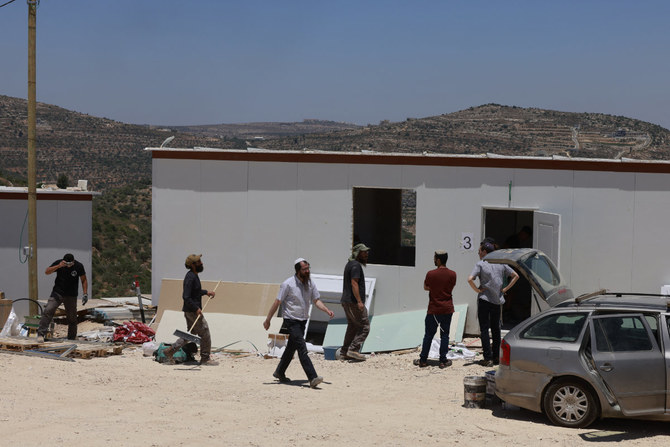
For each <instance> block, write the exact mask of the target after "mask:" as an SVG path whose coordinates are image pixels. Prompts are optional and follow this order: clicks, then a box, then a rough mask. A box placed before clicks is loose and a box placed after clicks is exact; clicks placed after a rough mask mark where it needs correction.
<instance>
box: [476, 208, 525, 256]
mask: <svg viewBox="0 0 670 447" xmlns="http://www.w3.org/2000/svg"><path fill="white" fill-rule="evenodd" d="M484 233H485V234H484V235H483V236H482V239H483V238H484V237H492V238H493V239H495V241H496V243H497V244H498V248H532V247H533V211H524V210H500V209H484Z"/></svg>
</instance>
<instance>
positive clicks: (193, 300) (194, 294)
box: [163, 254, 219, 366]
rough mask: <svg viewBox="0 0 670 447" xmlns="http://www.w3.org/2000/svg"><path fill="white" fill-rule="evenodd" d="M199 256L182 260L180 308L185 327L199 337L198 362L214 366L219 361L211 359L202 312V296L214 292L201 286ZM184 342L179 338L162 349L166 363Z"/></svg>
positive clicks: (172, 361) (201, 268)
mask: <svg viewBox="0 0 670 447" xmlns="http://www.w3.org/2000/svg"><path fill="white" fill-rule="evenodd" d="M201 258H202V255H193V254H192V255H188V256H187V257H186V261H184V266H185V267H186V269H187V270H188V272H186V276H185V277H184V287H183V292H182V299H183V300H184V305H183V306H182V308H181V310H182V312H184V318H185V319H186V327H187V328H189V329H191V326H192V327H193V328H192V329H191V333H192V334H195V335H197V336H199V337H200V364H201V365H206V366H216V365H218V364H219V363H218V362H217V361H215V360H212V359H211V357H210V355H211V351H212V336H211V334H210V333H209V325H208V324H207V321H206V320H205V316H204V315H203V314H202V296H203V295H207V296H209V297H212V298H214V295H215V293H214V292H213V291H209V292H208V291H207V290H205V289H203V288H202V285H201V283H200V277H199V276H198V273H202V271H203V270H204V268H205V267H204V265H203V263H202V259H201ZM185 344H186V340H184V339H183V338H180V339H178V340H177V341H176V342H175V343H174V344H172V346H170V347H169V348H167V349H166V350H165V351H163V353H164V354H165V356H166V357H167V363H170V364H171V363H174V360H172V356H173V355H174V353H175V352H177V351H178V350H179V348H181V347H182V346H183V345H185Z"/></svg>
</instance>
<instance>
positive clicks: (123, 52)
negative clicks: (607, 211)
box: [0, 0, 670, 128]
mask: <svg viewBox="0 0 670 447" xmlns="http://www.w3.org/2000/svg"><path fill="white" fill-rule="evenodd" d="M6 1H8V0H0V4H2V3H5V2H6ZM668 17H670V2H668V1H667V0H649V1H646V0H638V1H633V0H630V1H620V0H594V1H589V0H581V1H572V0H561V1H542V0H528V1H523V0H519V1H515V0H506V1H500V0H491V1H487V0H481V1H477V0H441V1H438V0H434V1H424V0H412V1H409V0H408V1H395V0H387V1H377V0H356V1H349V0H338V1H332V0H331V1H325V0H323V1H322V0H305V1H291V0H282V1H280V0H267V1H266V0H244V1H230V0H181V1H173V0H86V1H84V0H41V1H40V5H39V8H38V10H37V100H38V101H39V102H45V103H48V104H54V105H57V106H60V107H64V108H66V109H70V110H74V111H77V112H82V113H87V114H89V115H93V116H97V117H105V118H111V119H114V120H118V121H122V122H125V123H133V124H157V125H197V124H221V123H245V122H266V121H275V122H277V121H279V122H292V121H302V120H304V119H323V120H333V121H342V122H348V123H355V124H361V125H365V124H378V123H379V122H380V121H382V120H389V121H403V120H405V119H407V118H422V117H427V116H434V115H440V114H443V113H452V112H456V111H458V110H463V109H467V108H469V107H474V106H479V105H482V104H488V103H496V104H503V105H509V106H519V107H539V108H544V109H551V110H559V111H565V112H592V113H606V114H611V115H623V116H626V117H630V118H636V119H641V120H644V121H649V122H652V123H654V124H659V125H661V126H663V127H665V128H670V113H668V111H669V110H670V85H669V82H670V57H669V55H670V52H669V49H670V26H668ZM27 56H28V7H27V5H26V1H25V0H16V1H14V2H13V3H11V4H8V5H6V6H4V7H0V94H2V95H8V96H14V97H19V98H27V71H28V69H27V67H28V57H27Z"/></svg>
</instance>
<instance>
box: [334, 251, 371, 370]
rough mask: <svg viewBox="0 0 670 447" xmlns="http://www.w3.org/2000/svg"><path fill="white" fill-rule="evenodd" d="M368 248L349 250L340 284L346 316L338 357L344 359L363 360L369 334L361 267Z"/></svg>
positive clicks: (363, 275)
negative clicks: (363, 348) (364, 347)
mask: <svg viewBox="0 0 670 447" xmlns="http://www.w3.org/2000/svg"><path fill="white" fill-rule="evenodd" d="M369 251H370V247H367V246H366V245H365V244H356V245H354V247H353V248H352V250H351V257H350V258H349V262H347V265H345V266H344V280H343V284H342V299H341V300H340V302H341V303H342V307H343V308H344V313H345V315H346V316H347V332H346V333H345V334H344V341H343V342H342V348H341V349H340V356H341V357H342V358H344V359H351V360H358V361H363V360H365V359H366V358H365V356H364V355H363V354H361V348H362V347H363V343H364V342H365V339H366V338H367V337H368V334H369V333H370V319H369V318H368V310H367V308H366V307H365V274H364V273H363V266H364V265H366V264H367V262H368V252H369Z"/></svg>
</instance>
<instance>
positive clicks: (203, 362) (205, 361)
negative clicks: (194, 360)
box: [200, 357, 219, 366]
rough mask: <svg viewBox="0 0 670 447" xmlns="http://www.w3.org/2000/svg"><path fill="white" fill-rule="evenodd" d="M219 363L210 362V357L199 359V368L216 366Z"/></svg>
mask: <svg viewBox="0 0 670 447" xmlns="http://www.w3.org/2000/svg"><path fill="white" fill-rule="evenodd" d="M218 364H219V362H217V361H216V360H212V358H211V357H205V358H201V359H200V365H201V366H217V365H218Z"/></svg>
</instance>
